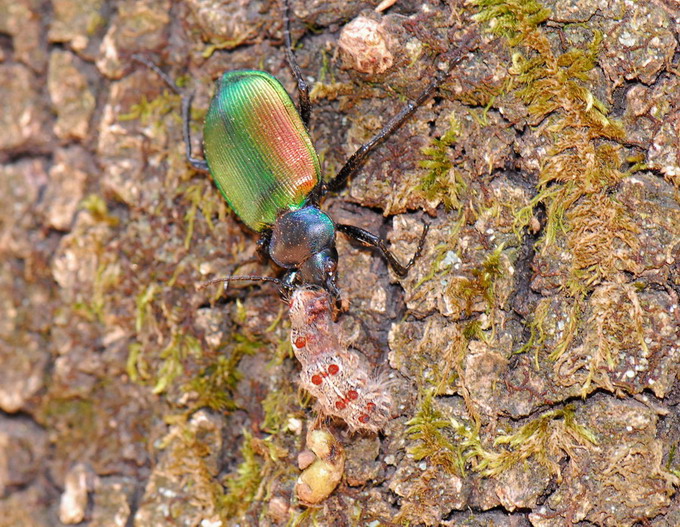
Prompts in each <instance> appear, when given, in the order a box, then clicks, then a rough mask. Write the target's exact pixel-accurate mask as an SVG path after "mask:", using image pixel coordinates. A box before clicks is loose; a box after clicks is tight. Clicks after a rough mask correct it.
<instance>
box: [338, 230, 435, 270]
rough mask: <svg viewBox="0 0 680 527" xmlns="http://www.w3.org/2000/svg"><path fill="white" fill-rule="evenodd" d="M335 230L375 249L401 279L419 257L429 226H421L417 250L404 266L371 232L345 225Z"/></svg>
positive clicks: (380, 239)
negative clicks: (421, 231) (421, 230)
mask: <svg viewBox="0 0 680 527" xmlns="http://www.w3.org/2000/svg"><path fill="white" fill-rule="evenodd" d="M336 228H337V229H338V231H340V232H341V233H343V234H345V235H347V236H349V237H350V238H352V239H354V240H357V241H358V242H360V243H363V244H364V245H368V246H371V247H375V248H377V249H378V250H379V251H380V252H381V253H382V255H383V256H384V257H385V259H386V260H387V261H388V263H389V264H390V267H392V269H393V270H394V272H395V273H397V274H398V275H399V276H400V277H402V278H403V277H404V276H406V274H407V273H408V270H409V269H410V268H411V267H413V264H414V263H416V260H417V259H418V257H419V256H420V253H421V252H422V251H423V246H424V245H425V237H426V236H427V231H428V230H429V229H430V225H429V224H428V223H426V224H425V225H424V226H423V234H421V235H420V241H419V242H418V248H417V249H416V252H415V253H414V254H413V256H412V257H411V259H410V260H409V262H408V263H407V264H406V265H402V264H401V263H400V262H399V260H397V258H396V256H394V254H392V253H391V252H390V250H389V249H388V248H387V245H386V244H385V240H383V239H382V238H381V237H380V236H377V235H375V234H373V233H372V232H369V231H366V230H364V229H362V228H360V227H355V226H354V225H345V224H342V223H340V224H338V225H336Z"/></svg>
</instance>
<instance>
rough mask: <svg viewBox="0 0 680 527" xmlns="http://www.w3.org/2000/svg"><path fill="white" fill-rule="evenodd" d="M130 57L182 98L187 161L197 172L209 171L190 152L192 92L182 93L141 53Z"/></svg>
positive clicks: (200, 160) (166, 75)
mask: <svg viewBox="0 0 680 527" xmlns="http://www.w3.org/2000/svg"><path fill="white" fill-rule="evenodd" d="M132 58H133V59H134V60H135V61H136V62H139V63H140V64H142V65H144V66H146V67H147V68H149V69H150V70H151V71H153V72H154V73H155V74H156V75H158V76H159V77H160V78H161V79H162V80H163V82H165V84H166V86H167V87H168V88H170V89H171V90H172V91H173V92H175V93H176V94H177V95H179V96H180V97H181V98H182V134H183V137H184V147H185V149H186V150H185V155H186V160H187V163H189V164H190V165H191V166H192V167H193V168H194V170H197V171H198V172H206V173H208V172H210V170H209V169H208V163H207V162H206V161H205V160H204V159H199V158H197V157H194V156H193V154H192V152H191V101H192V100H193V98H194V94H193V93H184V91H183V90H182V89H180V88H179V86H177V84H175V82H174V81H173V80H172V79H171V78H170V76H169V75H168V74H167V73H165V72H164V71H163V70H162V69H160V68H159V67H158V66H156V64H154V63H153V62H151V61H150V60H149V59H147V58H146V57H144V56H142V55H133V56H132Z"/></svg>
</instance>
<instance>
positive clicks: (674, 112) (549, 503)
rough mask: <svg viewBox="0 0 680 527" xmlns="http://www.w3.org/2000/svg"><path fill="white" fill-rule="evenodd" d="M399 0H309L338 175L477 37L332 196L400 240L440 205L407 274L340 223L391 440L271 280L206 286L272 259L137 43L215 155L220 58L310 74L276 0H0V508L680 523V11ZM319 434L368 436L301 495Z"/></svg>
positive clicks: (358, 322)
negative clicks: (357, 402)
mask: <svg viewBox="0 0 680 527" xmlns="http://www.w3.org/2000/svg"><path fill="white" fill-rule="evenodd" d="M377 4H378V2H377V1H374V2H355V1H351V2H321V1H316V0H304V1H303V0H294V1H292V5H291V8H292V9H291V11H292V20H293V36H294V40H295V41H296V42H297V44H296V54H297V58H298V61H299V63H300V66H301V68H302V70H303V72H304V76H305V78H306V79H307V80H308V81H309V82H310V86H311V88H312V89H311V96H312V100H313V103H314V107H313V110H312V118H311V125H310V134H311V137H312V139H313V141H314V143H315V145H316V148H317V151H318V153H319V157H320V159H321V161H322V163H323V172H324V174H325V175H326V177H327V178H332V177H333V175H334V174H335V173H336V172H337V171H338V170H339V169H340V167H341V166H342V164H343V162H344V160H345V159H346V158H347V157H348V156H349V155H350V154H351V153H352V152H353V151H354V150H355V149H356V148H357V147H358V146H359V145H360V144H362V143H363V142H364V141H366V140H367V139H368V138H370V137H371V136H372V135H373V134H374V133H376V132H377V131H378V130H379V129H380V128H381V127H382V126H383V125H384V124H385V123H386V122H387V120H388V119H389V118H390V117H391V116H393V115H394V114H395V113H396V112H397V111H398V110H399V108H401V106H402V105H404V104H405V103H406V100H407V99H413V98H414V97H416V96H417V95H418V93H419V92H420V91H421V90H422V89H423V88H424V87H425V85H426V84H427V83H428V82H429V80H430V79H431V78H432V77H433V75H434V74H435V72H436V69H438V68H439V69H441V68H445V67H446V65H447V60H448V58H449V54H450V53H451V52H452V51H453V50H455V49H456V47H457V45H458V43H459V42H461V40H462V39H463V38H464V36H465V35H466V34H467V33H468V32H469V31H474V32H476V33H477V34H478V40H477V46H476V47H475V49H473V50H471V51H470V52H469V53H468V54H467V55H466V57H465V59H464V60H463V61H462V62H461V63H460V64H459V65H458V67H456V68H455V69H454V70H453V71H452V74H451V76H450V78H449V79H448V80H447V81H446V83H445V84H444V85H443V86H442V88H441V89H440V90H439V91H438V93H437V94H436V96H435V97H433V98H432V99H431V100H429V101H427V102H426V103H425V104H424V105H423V106H422V107H421V108H419V109H418V111H417V112H416V113H415V114H414V116H413V118H412V119H410V120H409V121H408V122H407V123H405V125H404V126H403V127H401V128H400V129H399V130H398V131H397V132H396V133H395V134H394V135H393V136H392V137H390V138H388V139H387V140H386V141H385V142H384V144H382V145H381V147H380V148H379V149H378V150H377V151H375V152H373V153H372V154H371V156H370V157H369V158H368V160H367V161H366V162H365V163H364V165H363V166H362V168H361V170H360V172H359V173H358V174H357V175H356V176H355V177H354V178H352V179H351V180H350V181H349V182H348V184H347V185H346V187H345V188H344V189H343V190H342V191H341V192H339V193H338V194H335V195H331V196H328V197H327V198H326V199H325V201H324V202H323V205H322V208H323V209H324V210H326V211H329V213H330V214H331V215H332V217H333V218H334V219H335V221H337V222H340V223H349V224H352V225H357V226H359V227H362V228H365V229H368V230H371V231H372V232H377V233H380V234H382V235H384V236H386V237H387V239H388V240H389V242H390V244H391V248H392V250H393V251H394V252H395V254H397V256H398V257H399V258H400V259H401V260H402V261H408V259H409V258H410V256H411V254H412V253H413V251H414V250H415V247H416V245H417V243H418V239H419V236H420V233H421V229H422V225H423V224H424V223H428V224H430V232H429V234H428V237H427V241H426V244H425V248H424V251H423V254H422V256H421V258H420V259H419V260H418V261H417V262H416V264H415V266H414V267H413V268H412V269H411V271H410V273H409V274H408V276H407V277H406V278H403V279H402V278H399V277H397V276H396V275H395V274H394V273H393V272H392V271H391V270H389V269H388V267H387V266H386V264H385V262H384V261H383V260H382V259H381V258H380V257H379V255H378V254H376V253H374V252H372V251H370V250H367V249H365V248H362V247H359V246H357V245H356V244H353V243H351V242H348V241H347V240H346V239H344V238H339V239H338V251H339V254H340V266H339V286H340V289H341V291H342V296H343V299H344V301H345V303H346V307H347V309H346V310H345V311H344V312H342V313H340V314H339V318H338V324H339V331H341V332H342V334H343V339H342V340H343V344H347V345H349V346H352V347H353V348H355V349H357V350H360V351H361V352H362V353H363V355H364V356H365V357H366V360H367V362H368V363H369V364H370V365H371V366H373V367H377V368H382V370H383V373H384V372H385V371H387V373H388V374H389V375H390V377H391V382H390V383H389V384H388V385H387V389H389V390H390V391H391V393H392V397H393V399H394V400H395V401H396V404H395V407H394V409H393V413H394V418H393V419H392V420H390V422H389V423H388V425H387V427H386V428H385V430H384V431H383V432H381V433H380V434H377V435H375V434H357V433H350V432H349V431H348V430H347V427H346V426H345V425H344V423H342V422H341V421H334V420H330V419H322V418H321V419H320V418H318V416H317V415H316V413H315V410H314V401H313V400H311V399H310V398H309V397H308V396H307V395H306V394H304V393H302V392H300V391H299V390H298V386H297V384H296V378H297V376H298V374H299V365H298V364H297V362H296V361H295V359H294V357H293V354H292V351H291V348H290V343H289V340H288V338H289V329H290V324H289V321H288V315H287V307H286V305H285V304H283V303H282V302H281V301H280V300H279V298H278V295H277V292H276V289H275V288H274V287H272V286H270V285H267V284H265V285H262V284H255V285H253V284H245V283H238V284H236V283H234V284H231V285H230V287H229V289H228V290H226V291H225V290H222V289H221V288H219V287H215V288H206V289H199V288H198V287H197V285H198V284H200V283H201V282H203V281H206V280H209V279H211V278H215V277H220V276H225V275H230V274H256V275H271V274H273V273H275V270H274V269H273V268H272V267H271V266H269V265H267V264H261V263H259V262H258V260H257V258H256V256H257V250H256V249H257V244H256V240H257V239H256V235H255V234H254V233H252V232H250V231H248V230H247V229H246V228H245V227H244V225H243V224H241V223H240V222H239V220H238V218H236V217H235V216H234V214H233V213H232V212H230V211H229V210H228V208H227V206H226V204H225V203H224V201H223V199H222V197H221V196H220V194H219V192H218V191H217V189H216V188H215V186H214V184H213V183H212V181H211V180H210V178H209V176H206V175H202V174H198V173H195V172H193V171H192V170H190V169H189V167H188V166H187V164H186V162H185V159H184V146H183V144H182V127H181V118H180V108H179V97H178V96H177V95H176V94H174V93H172V92H171V91H170V90H168V89H167V87H166V86H165V85H164V83H163V81H162V80H161V79H160V78H159V77H158V76H157V75H156V74H155V73H153V72H152V71H149V70H148V69H146V68H144V67H143V66H141V65H140V64H138V63H136V62H135V61H134V60H133V59H132V56H133V55H134V54H135V53H140V54H143V55H144V56H145V57H147V58H148V59H149V60H151V61H153V62H154V63H156V64H158V65H159V67H161V68H162V69H163V70H164V71H166V72H168V74H169V75H170V77H172V78H173V79H176V80H177V82H178V84H179V85H180V86H182V89H184V90H187V91H191V92H194V93H195V94H196V96H195V99H194V126H193V128H192V132H193V148H194V152H197V153H199V152H200V145H201V143H200V128H201V127H200V123H201V121H202V119H203V116H204V115H205V109H206V108H207V105H208V101H209V99H210V96H211V94H212V92H213V89H214V80H215V79H217V78H218V77H219V76H220V75H221V73H222V72H224V71H227V70H235V69H261V70H265V71H267V72H269V73H271V74H273V75H275V76H276V77H277V78H279V79H280V80H281V81H282V82H283V83H284V86H285V87H286V89H287V90H288V91H289V92H290V93H294V91H295V82H294V80H293V77H292V75H291V73H290V70H289V68H288V66H287V64H286V61H285V55H284V50H283V32H282V14H281V6H280V5H279V4H278V3H277V2H272V1H267V0H261V1H247V0H238V1H236V0H233V1H212V0H173V1H170V0H120V1H106V0H83V1H80V2H75V1H73V0H52V1H51V2H48V1H46V0H0V100H1V101H2V104H1V105H0V163H2V164H1V165H0V410H1V412H0V525H12V526H32V527H33V526H36V527H40V526H54V525H61V524H62V523H63V524H76V523H79V524H82V525H88V526H90V527H92V526H107V527H108V526H121V527H123V526H126V527H129V526H136V527H146V526H164V525H168V526H170V525H173V526H174V525H186V526H198V525H200V526H204V527H207V526H219V525H224V526H227V525H272V526H273V525H373V526H377V525H449V526H458V525H478V526H486V525H513V526H525V525H526V526H529V525H531V526H541V527H552V526H562V525H572V524H573V525H583V526H585V525H598V526H634V525H652V526H655V527H661V526H675V525H679V524H680V498H679V497H678V493H677V488H678V485H679V484H680V460H679V459H678V456H677V449H678V446H679V445H680V408H679V404H680V383H679V381H678V379H679V373H680V344H679V342H680V306H679V298H678V297H679V295H680V204H679V200H678V196H679V192H680V190H679V189H680V139H679V138H680V74H679V68H680V61H679V57H680V42H679V34H678V27H680V8H679V7H678V6H677V4H676V3H674V2H672V1H669V0H654V1H652V0H645V1H640V2H627V1H624V0H606V1H603V0H552V1H551V0H545V1H543V2H538V1H533V0H531V1H520V0H504V1H503V0H471V1H469V2H462V1H449V2H446V3H441V2H420V1H419V2H415V1H411V0H403V1H402V0H397V2H396V3H394V5H392V6H391V7H389V8H388V9H387V10H386V11H384V12H382V13H376V12H375V11H374V8H375V6H376V5H377ZM348 28H349V29H348ZM350 29H351V31H350ZM362 39H363V40H362ZM369 44H370V45H369ZM312 427H320V428H322V429H324V430H327V431H329V432H330V433H332V434H333V435H334V437H335V438H336V440H337V441H339V443H340V445H341V448H340V447H339V448H338V450H339V451H340V450H341V449H343V450H344V456H345V457H344V459H343V463H335V464H334V465H333V467H336V469H337V470H341V471H342V472H343V474H342V475H341V476H340V475H338V474H336V473H334V474H333V477H337V478H338V479H340V484H339V485H338V486H337V488H335V490H334V491H333V492H332V493H331V494H330V496H329V497H327V498H326V499H325V500H323V501H321V503H319V504H318V505H315V506H306V505H305V504H303V503H302V502H301V501H300V500H299V499H298V498H297V497H296V493H295V487H296V482H297V480H298V477H299V476H300V474H301V469H300V467H299V466H298V455H299V454H301V453H303V452H305V451H306V445H305V437H306V436H307V432H308V430H309V429H310V428H312ZM302 457H304V456H302ZM337 467H341V468H339V469H338V468H337ZM311 490H312V491H314V490H315V489H311Z"/></svg>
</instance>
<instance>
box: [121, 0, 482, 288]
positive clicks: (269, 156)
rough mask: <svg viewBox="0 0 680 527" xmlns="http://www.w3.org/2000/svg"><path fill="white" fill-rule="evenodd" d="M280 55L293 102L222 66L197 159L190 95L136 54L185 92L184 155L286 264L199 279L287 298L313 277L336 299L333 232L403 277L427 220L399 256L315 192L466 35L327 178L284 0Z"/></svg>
mask: <svg viewBox="0 0 680 527" xmlns="http://www.w3.org/2000/svg"><path fill="white" fill-rule="evenodd" d="M283 25H284V27H283V32H284V40H285V47H286V58H287V61H288V64H289V66H290V68H291V70H292V72H293V76H294V77H295V80H296V82H297V87H298V108H297V109H296V107H295V104H294V103H293V101H292V99H291V97H290V96H289V95H288V93H287V92H286V90H285V88H284V87H283V86H282V85H281V83H280V82H279V81H278V80H277V79H276V78H274V77H273V76H272V75H270V74H268V73H265V72H262V71H255V70H238V71H231V72H226V73H224V74H223V75H222V77H221V78H220V79H219V81H218V83H217V90H216V93H215V95H214V96H213V98H212V100H211V103H210V107H209V109H208V113H207V115H206V118H205V123H204V128H203V153H204V159H200V158H196V157H194V156H193V153H192V149H191V136H190V114H191V103H192V98H193V94H186V93H184V92H183V91H182V90H181V89H180V88H179V87H177V85H176V84H175V83H174V82H173V81H172V80H171V79H170V78H169V77H168V76H167V75H166V74H165V73H164V72H163V71H162V70H160V69H159V68H158V67H157V66H156V65H155V64H153V63H152V62H150V61H148V60H146V59H145V58H144V57H140V56H135V57H134V58H135V60H137V61H138V62H141V63H143V64H145V65H146V66H147V67H149V68H151V69H152V70H153V71H155V72H156V73H157V74H158V75H159V76H160V77H161V78H162V79H163V80H164V82H165V83H166V84H167V85H168V86H169V87H170V89H172V90H173V91H174V92H176V93H177V94H178V95H180V96H181V98H182V121H183V135H184V143H185V148H186V152H185V153H186V159H187V162H188V163H189V164H190V165H191V166H192V167H193V168H194V169H195V170H197V171H199V172H207V173H210V174H211V175H212V177H213V180H214V181H215V184H216V186H217V187H218V189H219V190H220V192H221V193H222V195H223V196H224V198H225V199H226V201H227V203H228V204H229V206H230V207H231V208H232V210H233V211H234V212H235V213H236V215H237V216H238V217H239V218H240V219H241V221H243V223H245V224H246V225H247V226H248V227H249V228H251V229H252V230H254V231H256V232H259V233H260V239H259V241H258V245H259V252H260V254H262V255H263V256H265V257H269V258H271V260H273V261H274V263H276V264H277V265H278V266H279V267H281V268H283V269H284V270H285V272H284V275H283V277H282V278H281V279H278V278H275V277H267V276H231V277H226V278H219V279H216V280H211V281H209V282H207V283H206V284H205V285H209V284H212V283H217V282H229V281H232V280H259V281H270V282H275V283H277V284H278V285H279V288H280V291H281V294H282V296H284V297H287V296H289V295H290V293H291V292H292V291H293V290H294V288H295V287H297V286H302V285H313V286H320V287H323V288H324V289H326V290H327V291H329V292H330V293H331V294H332V295H333V297H334V298H335V299H336V301H337V300H338V299H339V291H338V288H337V283H336V279H337V273H336V271H337V265H338V253H337V250H336V247H335V235H336V233H337V232H341V233H343V234H345V235H347V236H349V237H351V238H353V239H355V240H357V241H359V242H360V243H362V244H363V245H365V246H371V247H375V248H377V249H378V250H379V251H380V252H381V254H382V255H383V256H384V258H385V259H386V260H387V262H388V263H389V265H390V267H391V268H392V269H393V270H394V271H395V272H396V273H397V274H398V275H399V276H402V277H403V276H405V275H406V274H407V273H408V270H409V269H410V268H411V267H412V266H413V264H414V263H415V261H416V259H417V258H418V256H419V255H420V253H421V251H422V248H423V245H424V242H425V236H426V234H427V231H428V228H429V225H427V224H425V225H424V228H423V233H422V236H421V238H420V241H419V243H418V247H417V249H416V251H415V253H414V255H413V257H412V258H411V259H410V260H409V262H408V263H407V264H406V265H403V264H401V263H400V262H399V261H398V260H397V258H396V257H395V256H394V255H393V254H392V253H391V252H390V251H389V249H388V248H387V245H386V243H385V240H384V239H382V238H380V237H379V236H377V235H375V234H373V233H371V232H369V231H366V230H364V229H361V228H359V227H356V226H353V225H345V224H341V223H335V222H334V221H333V220H332V219H331V217H330V216H329V215H328V214H327V213H325V212H323V211H322V210H321V209H320V208H319V202H320V200H321V198H322V197H323V196H324V195H325V194H326V193H327V192H329V191H335V190H338V189H339V188H340V187H342V185H343V184H344V183H345V181H346V180H347V179H348V178H350V177H352V175H354V174H355V173H356V172H357V171H358V169H359V168H360V167H361V165H362V163H363V161H364V160H365V158H366V157H367V156H368V154H369V153H370V152H372V151H373V150H374V149H375V148H376V147H377V146H378V145H379V144H380V143H381V142H382V141H383V140H384V139H385V138H386V137H388V136H389V135H390V134H392V133H393V132H394V131H395V130H397V129H398V128H399V127H400V126H401V125H402V124H403V123H404V122H405V121H406V120H407V119H408V118H409V117H410V116H411V115H412V114H413V113H414V112H415V111H416V110H417V108H418V107H419V106H420V105H422V104H423V103H424V102H425V101H427V100H428V99H429V98H430V97H431V96H432V94H433V93H434V92H435V90H436V89H437V88H439V86H441V84H442V83H443V82H444V81H445V80H446V79H447V78H448V76H449V75H450V73H451V70H452V68H453V66H454V65H456V64H457V63H458V62H460V60H462V58H463V56H464V52H466V51H467V50H468V49H469V48H468V43H469V41H470V40H471V37H470V36H468V37H467V39H464V43H463V45H462V46H461V47H460V48H458V49H457V50H456V52H457V53H455V54H453V55H452V56H451V58H450V62H449V67H448V68H447V69H446V70H437V73H436V74H435V76H434V77H433V78H432V80H431V81H430V83H429V84H428V85H427V87H426V88H425V89H424V90H423V91H422V92H421V93H420V95H418V97H416V99H415V100H413V101H411V102H408V104H407V105H406V106H405V107H404V108H403V109H402V110H401V111H400V112H399V113H397V114H396V115H395V116H394V117H392V118H391V119H390V120H389V121H388V122H387V124H385V126H384V127H383V128H382V129H381V130H380V131H379V132H378V133H377V134H376V135H375V136H374V137H372V138H371V139H370V140H369V141H368V142H366V143H365V144H363V145H361V146H360V147H359V148H358V149H357V150H356V152H354V154H352V155H351V156H350V157H349V159H348V160H347V162H346V163H345V165H344V166H343V167H342V168H341V169H340V171H339V172H338V173H337V175H336V176H335V178H333V179H332V180H331V181H330V182H329V183H328V184H324V182H323V178H322V177H321V168H320V163H319V159H318V157H317V154H316V151H315V149H314V146H313V144H312V141H311V138H310V136H309V133H308V131H307V130H308V126H309V116H310V111H311V105H310V100H309V86H308V85H307V82H306V81H305V80H304V78H303V76H302V72H301V70H300V67H299V66H298V64H297V62H296V60H295V55H294V53H293V47H292V39H291V31H290V8H289V5H288V0H284V2H283Z"/></svg>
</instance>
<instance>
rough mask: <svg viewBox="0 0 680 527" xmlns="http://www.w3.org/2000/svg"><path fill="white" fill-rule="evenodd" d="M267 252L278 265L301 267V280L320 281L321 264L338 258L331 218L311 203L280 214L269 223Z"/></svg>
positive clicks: (321, 277) (321, 274) (322, 266)
mask: <svg viewBox="0 0 680 527" xmlns="http://www.w3.org/2000/svg"><path fill="white" fill-rule="evenodd" d="M269 256H271V258H272V260H274V262H276V263H277V264H278V265H280V266H281V267H284V268H286V269H300V272H301V274H302V276H301V278H302V280H303V281H304V282H307V283H320V282H323V280H324V278H325V274H326V273H325V271H324V265H326V266H327V265H328V261H329V260H335V261H337V253H336V251H335V224H334V223H333V220H331V218H330V217H329V216H328V215H327V214H326V213H324V212H323V211H321V210H320V209H319V208H318V207H315V206H311V205H310V206H307V207H303V208H301V209H297V210H293V211H289V212H286V213H284V214H282V215H281V216H279V218H278V219H277V220H276V222H275V223H274V225H273V227H272V237H271V242H270V244H269ZM333 270H334V269H333Z"/></svg>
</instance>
